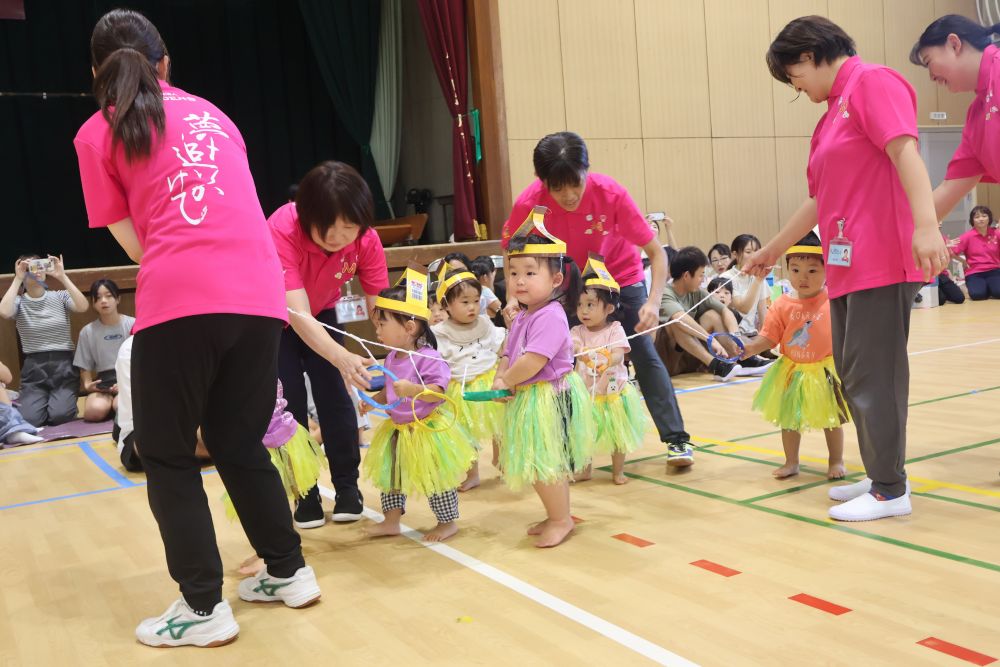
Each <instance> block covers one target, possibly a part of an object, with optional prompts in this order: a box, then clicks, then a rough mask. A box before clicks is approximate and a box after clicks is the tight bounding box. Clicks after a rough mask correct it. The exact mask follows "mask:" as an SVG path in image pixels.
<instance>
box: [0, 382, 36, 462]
mask: <svg viewBox="0 0 1000 667" xmlns="http://www.w3.org/2000/svg"><path fill="white" fill-rule="evenodd" d="M13 379H14V376H13V374H12V373H11V372H10V369H9V368H7V367H6V366H5V365H4V364H3V362H0V444H6V445H30V444H33V443H36V442H41V441H42V440H43V438H41V437H39V436H38V429H36V428H35V427H34V426H32V425H31V424H29V423H28V422H27V421H25V420H24V417H22V416H21V413H20V412H19V411H18V409H17V408H15V407H14V406H13V405H11V402H10V396H9V395H8V394H7V384H8V383H9V382H10V381H11V380H13Z"/></svg>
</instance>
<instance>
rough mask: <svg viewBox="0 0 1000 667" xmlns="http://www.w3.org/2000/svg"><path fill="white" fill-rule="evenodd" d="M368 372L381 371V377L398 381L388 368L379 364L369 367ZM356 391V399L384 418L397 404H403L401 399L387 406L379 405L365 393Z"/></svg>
mask: <svg viewBox="0 0 1000 667" xmlns="http://www.w3.org/2000/svg"><path fill="white" fill-rule="evenodd" d="M368 370H369V371H382V375H384V376H386V377H388V378H389V379H390V380H392V381H393V382H396V381H397V380H399V377H398V376H397V375H396V374H395V373H393V372H392V371H390V370H389V369H388V368H386V367H385V366H383V365H381V364H375V365H374V366H369V367H368ZM356 391H357V392H358V398H360V399H361V400H362V401H364V402H365V403H367V404H368V405H370V406H372V407H373V408H375V409H376V410H381V411H382V412H383V413H384V414H385V415H386V416H388V414H389V410H392V409H393V408H395V407H397V406H399V404H400V403H402V402H403V399H401V398H397V399H396V400H395V401H393V402H392V403H389V404H387V405H386V404H382V403H379V402H378V401H376V400H375V399H374V398H372V397H371V396H369V395H368V394H366V393H365V392H363V391H361V390H360V389H357V390H356Z"/></svg>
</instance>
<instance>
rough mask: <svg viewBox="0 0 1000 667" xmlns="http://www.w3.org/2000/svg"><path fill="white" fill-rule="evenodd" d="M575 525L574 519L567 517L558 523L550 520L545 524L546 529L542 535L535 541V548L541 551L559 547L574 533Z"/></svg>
mask: <svg viewBox="0 0 1000 667" xmlns="http://www.w3.org/2000/svg"><path fill="white" fill-rule="evenodd" d="M575 525H576V524H574V523H573V519H572V517H566V518H565V519H559V520H558V521H556V520H554V519H549V520H548V521H546V522H545V529H544V530H542V534H541V535H539V536H538V539H537V540H536V541H535V546H536V547H538V548H539V549H546V548H548V547H557V546H559V545H560V544H562V543H563V541H564V540H565V539H566V538H567V537H569V534H570V533H572V532H573V528H574V527H575Z"/></svg>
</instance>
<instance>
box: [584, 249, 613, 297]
mask: <svg viewBox="0 0 1000 667" xmlns="http://www.w3.org/2000/svg"><path fill="white" fill-rule="evenodd" d="M580 277H581V278H582V280H583V286H584V287H597V288H599V289H606V290H608V291H609V292H615V293H618V292H621V289H622V288H621V286H620V285H619V284H618V281H616V280H615V279H614V278H613V277H612V276H611V272H610V271H608V267H607V266H605V265H604V257H603V256H602V255H598V254H597V253H596V252H592V253H589V254H588V257H587V265H586V266H585V267H583V274H582V275H581V276H580Z"/></svg>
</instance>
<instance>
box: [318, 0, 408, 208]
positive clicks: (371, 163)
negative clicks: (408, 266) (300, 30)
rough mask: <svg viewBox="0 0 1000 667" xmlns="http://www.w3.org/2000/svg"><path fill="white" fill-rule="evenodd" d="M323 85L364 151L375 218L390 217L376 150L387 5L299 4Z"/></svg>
mask: <svg viewBox="0 0 1000 667" xmlns="http://www.w3.org/2000/svg"><path fill="white" fill-rule="evenodd" d="M299 8H300V9H301V10H302V18H303V19H304V21H305V25H306V32H308V33H309V41H310V43H311V44H312V48H313V53H315V54H316V61H317V62H318V63H319V70H320V72H321V73H322V75H323V82H324V83H326V89H327V91H329V93H330V97H331V98H332V99H333V105H334V107H335V108H336V109H337V114H338V115H339V116H340V119H341V121H342V122H343V123H344V126H345V127H347V129H348V131H349V132H350V133H351V136H352V137H353V138H354V140H355V141H356V142H357V143H358V145H359V146H361V175H362V176H364V178H365V181H367V182H368V187H370V188H371V190H372V195H373V196H374V198H375V217H376V219H384V218H387V217H389V209H388V207H387V206H386V204H385V196H384V194H383V193H382V183H381V181H380V180H379V177H378V170H377V169H376V167H375V160H374V159H373V158H372V151H371V145H370V144H369V141H370V138H371V135H372V117H373V116H374V115H375V79H376V76H377V74H378V40H379V17H380V14H381V3H380V2H379V1H378V0H299Z"/></svg>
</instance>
